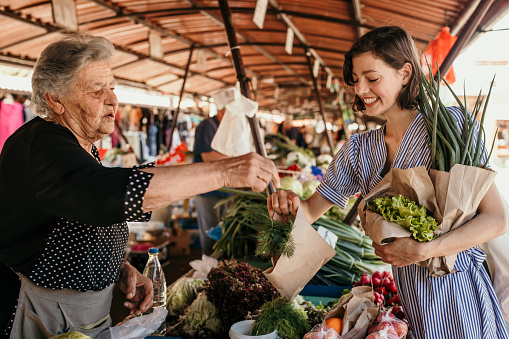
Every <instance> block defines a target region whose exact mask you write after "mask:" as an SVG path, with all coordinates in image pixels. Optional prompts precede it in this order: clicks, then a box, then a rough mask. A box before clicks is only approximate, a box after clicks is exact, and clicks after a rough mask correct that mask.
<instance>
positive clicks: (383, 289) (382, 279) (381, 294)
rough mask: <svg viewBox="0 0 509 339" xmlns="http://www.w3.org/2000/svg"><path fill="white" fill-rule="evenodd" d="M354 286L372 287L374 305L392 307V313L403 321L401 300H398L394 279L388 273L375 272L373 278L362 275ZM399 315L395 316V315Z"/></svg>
mask: <svg viewBox="0 0 509 339" xmlns="http://www.w3.org/2000/svg"><path fill="white" fill-rule="evenodd" d="M355 286H372V287H373V291H374V292H373V293H374V295H375V303H376V304H377V305H380V306H382V307H384V308H389V307H393V313H394V314H395V315H396V316H397V317H398V318H400V319H404V317H405V315H404V313H403V309H402V307H401V300H400V299H399V295H398V291H397V290H396V285H395V284H394V279H393V278H392V275H391V273H390V272H387V271H384V272H380V271H376V272H374V273H373V276H370V275H369V274H366V273H365V274H364V275H363V276H362V277H361V278H360V280H359V281H358V282H356V283H355V284H354V287H355ZM395 312H396V313H399V314H396V313H395Z"/></svg>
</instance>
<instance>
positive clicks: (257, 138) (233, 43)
mask: <svg viewBox="0 0 509 339" xmlns="http://www.w3.org/2000/svg"><path fill="white" fill-rule="evenodd" d="M219 7H220V8H221V16H222V17H223V22H224V28H225V30H226V35H227V36H228V42H229V45H230V51H231V53H232V59H233V63H234V65H235V72H236V73H237V80H238V81H239V83H240V90H241V92H242V95H244V96H245V97H246V98H249V99H252V94H251V90H250V89H249V83H248V81H249V80H248V78H247V77H246V72H245V69H244V64H243V62H242V56H241V54H240V46H239V43H238V41H237V35H236V33H235V28H234V27H233V22H232V15H231V12H230V6H229V5H228V0H219ZM247 119H248V121H249V126H250V127H251V134H252V135H253V140H254V143H255V147H256V152H257V153H258V154H261V155H263V156H264V157H266V156H267V153H266V152H265V147H264V145H263V141H262V138H261V135H260V129H259V125H258V119H257V118H256V115H254V116H253V117H252V118H247ZM268 190H269V194H272V193H274V192H275V189H274V185H273V184H272V182H270V183H269V187H268Z"/></svg>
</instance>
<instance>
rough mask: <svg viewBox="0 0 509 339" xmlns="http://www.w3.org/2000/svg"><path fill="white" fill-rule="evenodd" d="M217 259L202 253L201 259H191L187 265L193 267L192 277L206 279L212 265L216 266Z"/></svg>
mask: <svg viewBox="0 0 509 339" xmlns="http://www.w3.org/2000/svg"><path fill="white" fill-rule="evenodd" d="M218 264H219V261H218V260H217V259H215V258H212V257H209V256H207V255H205V254H202V256H201V260H193V261H191V262H190V263H189V266H191V267H192V268H194V269H195V272H194V273H193V278H198V279H203V280H207V275H208V274H209V272H210V270H211V269H212V268H213V267H216V266H217V265H218Z"/></svg>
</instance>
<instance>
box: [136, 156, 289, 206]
mask: <svg viewBox="0 0 509 339" xmlns="http://www.w3.org/2000/svg"><path fill="white" fill-rule="evenodd" d="M143 171H146V172H149V173H154V176H153V177H152V179H151V180H150V184H149V186H148V188H147V191H146V193H145V196H144V200H143V211H144V212H150V211H152V210H154V209H156V208H159V207H163V206H167V205H170V204H172V203H174V202H177V201H179V200H182V199H186V198H189V197H193V196H195V195H197V194H201V193H206V192H210V191H214V190H217V189H219V188H221V187H224V186H226V187H237V188H239V187H248V188H251V189H252V190H253V191H255V192H261V191H263V190H264V189H265V188H266V187H267V185H268V184H269V182H271V181H272V182H273V183H274V186H275V187H276V188H277V187H279V176H278V172H277V170H276V167H275V166H274V163H273V162H272V161H271V160H269V159H267V158H265V157H263V156H261V155H259V154H256V153H249V154H246V155H242V156H239V157H231V158H226V159H223V160H219V161H212V162H201V163H195V164H190V165H180V166H171V167H155V168H147V169H143Z"/></svg>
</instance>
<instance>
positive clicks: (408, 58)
mask: <svg viewBox="0 0 509 339" xmlns="http://www.w3.org/2000/svg"><path fill="white" fill-rule="evenodd" d="M366 52H371V53H373V55H374V56H375V57H377V58H380V59H382V60H383V61H384V62H385V63H387V64H388V65H389V66H391V67H393V68H394V69H396V70H399V69H401V68H402V67H403V65H404V64H405V63H407V62H408V63H409V64H410V65H412V78H411V80H410V81H409V82H408V84H407V85H406V86H405V87H403V89H402V90H401V92H400V93H399V95H398V98H397V102H398V104H399V106H400V107H401V108H402V109H410V108H415V105H416V99H417V97H418V95H419V82H420V80H421V64H420V59H419V54H418V52H417V47H416V46H415V43H414V41H413V39H412V37H411V36H410V34H408V33H407V32H406V31H405V30H404V29H402V28H400V27H397V26H383V27H378V28H376V29H374V30H372V31H370V32H368V33H366V34H364V35H363V36H362V37H361V38H360V39H359V40H357V41H356V42H355V43H354V44H353V46H352V48H350V50H349V51H348V52H347V53H346V54H345V63H344V64H343V78H344V79H345V83H346V84H347V85H348V86H349V87H350V89H352V91H353V86H354V83H353V76H352V67H353V66H352V59H353V58H354V57H356V56H358V55H361V54H363V53H366ZM353 109H354V111H362V110H364V109H366V107H365V106H364V103H363V102H362V100H361V98H359V97H358V96H357V95H356V96H355V99H354V103H353Z"/></svg>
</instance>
